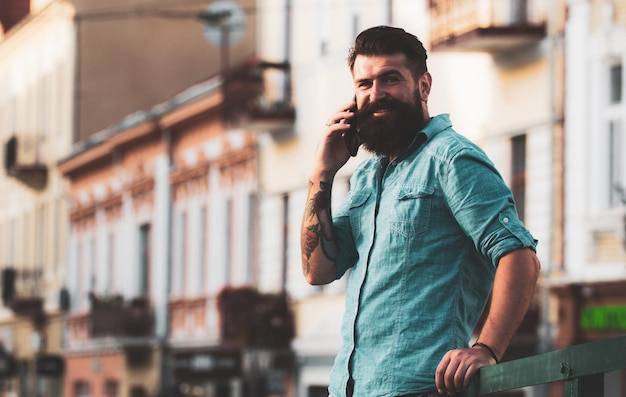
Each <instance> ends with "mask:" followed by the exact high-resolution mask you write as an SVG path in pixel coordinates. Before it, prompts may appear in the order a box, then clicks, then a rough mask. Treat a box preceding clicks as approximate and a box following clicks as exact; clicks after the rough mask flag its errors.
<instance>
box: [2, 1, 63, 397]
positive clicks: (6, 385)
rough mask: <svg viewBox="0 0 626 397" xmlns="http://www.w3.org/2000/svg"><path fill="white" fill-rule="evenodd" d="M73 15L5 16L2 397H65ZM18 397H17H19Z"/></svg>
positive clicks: (35, 8)
mask: <svg viewBox="0 0 626 397" xmlns="http://www.w3.org/2000/svg"><path fill="white" fill-rule="evenodd" d="M72 16H73V10H72V8H71V7H68V5H67V4H66V3H62V2H57V1H46V0H40V1H27V0H19V1H18V0H16V1H6V2H3V3H2V5H1V6H0V23H1V24H2V26H1V29H0V144H1V145H2V155H1V156H2V164H3V168H2V171H1V172H0V189H1V190H2V197H1V198H0V201H1V205H0V207H1V208H0V267H1V269H2V273H1V274H2V298H3V305H2V307H1V308H0V340H1V345H2V347H1V348H0V355H1V356H2V360H3V364H5V365H3V367H2V368H3V370H2V372H3V373H2V375H1V376H0V379H1V380H0V395H2V396H5V395H7V396H9V395H33V396H35V395H37V396H50V397H53V396H61V395H62V379H63V374H64V366H63V363H64V362H63V358H62V350H63V346H62V332H63V331H62V329H63V322H62V310H61V304H60V300H59V297H60V295H61V291H62V289H63V284H64V276H65V270H64V269H65V265H66V259H67V256H66V254H67V252H66V243H67V238H66V236H67V223H68V222H67V205H66V201H65V197H66V196H65V193H66V190H65V182H64V180H63V178H62V176H61V175H60V173H59V172H58V170H57V169H56V166H55V164H56V161H57V160H58V159H60V158H61V157H63V156H65V155H66V154H67V153H68V151H69V150H70V147H71V127H72V117H71V108H72V101H71V99H72V95H71V93H72V87H73V85H72V84H73V78H72V76H73V72H74V63H73V61H72V59H73V57H72V54H73V49H74V35H73V24H72ZM11 393H14V394H11Z"/></svg>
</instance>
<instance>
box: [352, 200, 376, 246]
mask: <svg viewBox="0 0 626 397" xmlns="http://www.w3.org/2000/svg"><path fill="white" fill-rule="evenodd" d="M370 196H371V193H370V192H356V193H354V194H353V195H352V199H351V200H350V224H351V225H352V235H353V237H354V239H355V241H356V240H358V239H359V238H360V237H361V235H362V234H363V229H362V228H363V227H364V226H365V225H366V224H367V223H366V221H365V220H364V219H363V218H365V217H366V212H365V206H366V205H365V204H366V202H367V200H368V199H369V197H370Z"/></svg>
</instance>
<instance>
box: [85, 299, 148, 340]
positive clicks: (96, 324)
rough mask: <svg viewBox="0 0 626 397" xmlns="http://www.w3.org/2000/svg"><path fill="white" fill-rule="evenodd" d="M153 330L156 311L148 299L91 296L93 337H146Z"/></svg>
mask: <svg viewBox="0 0 626 397" xmlns="http://www.w3.org/2000/svg"><path fill="white" fill-rule="evenodd" d="M153 332H154V312H153V310H152V308H151V307H150V304H149V301H148V300H147V299H144V298H135V299H132V300H131V301H128V302H125V301H124V300H123V299H122V297H121V296H110V297H97V296H95V295H92V296H91V337H103V336H111V337H146V336H151V335H152V334H153Z"/></svg>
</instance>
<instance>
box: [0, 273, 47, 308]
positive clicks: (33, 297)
mask: <svg viewBox="0 0 626 397" xmlns="http://www.w3.org/2000/svg"><path fill="white" fill-rule="evenodd" d="M42 286H43V269H42V268H41V267H37V268H23V267H20V268H14V267H6V268H4V269H3V270H2V300H3V302H4V305H5V306H6V307H8V308H10V309H11V310H12V311H13V313H15V314H16V315H18V316H31V317H38V316H39V315H41V314H42V313H43V297H42V296H41V291H42Z"/></svg>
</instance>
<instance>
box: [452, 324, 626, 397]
mask: <svg viewBox="0 0 626 397" xmlns="http://www.w3.org/2000/svg"><path fill="white" fill-rule="evenodd" d="M624 351H626V335H624V336H618V337H614V338H609V339H603V340H599V341H595V342H590V343H586V344H583V345H577V346H572V347H569V348H567V349H563V350H557V351H553V352H549V353H543V354H539V355H536V356H532V357H526V358H522V359H519V360H514V361H509V362H505V363H502V364H499V365H495V366H492V367H486V368H483V369H481V370H480V373H479V376H478V378H477V379H476V380H475V381H474V382H472V384H471V385H470V387H469V388H468V390H467V391H466V393H465V394H464V396H465V397H478V396H483V395H486V394H489V393H495V392H500V391H505V390H512V389H519V388H521V387H526V386H534V385H538V384H542V383H551V382H558V381H568V380H570V379H575V378H580V377H583V376H588V375H594V374H603V373H605V372H610V371H614V370H618V369H626V354H624Z"/></svg>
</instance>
